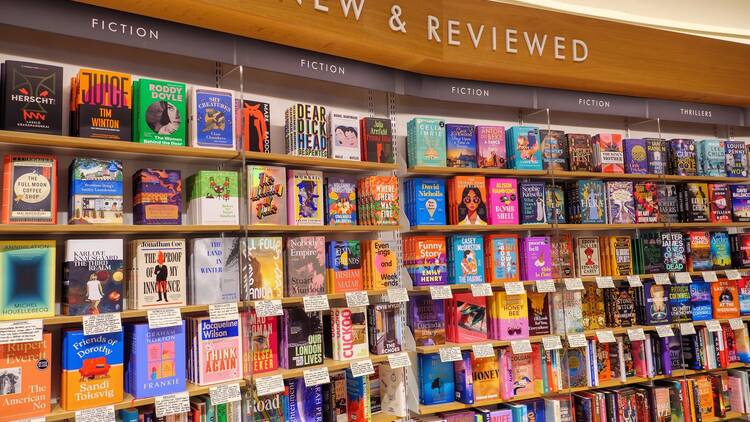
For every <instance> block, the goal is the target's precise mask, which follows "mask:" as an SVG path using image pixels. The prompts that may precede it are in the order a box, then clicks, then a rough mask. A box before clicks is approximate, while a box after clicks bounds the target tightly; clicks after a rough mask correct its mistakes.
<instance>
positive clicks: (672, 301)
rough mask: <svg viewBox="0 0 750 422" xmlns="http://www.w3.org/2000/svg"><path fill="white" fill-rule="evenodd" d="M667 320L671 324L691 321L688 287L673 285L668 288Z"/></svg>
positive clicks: (691, 310) (691, 309) (685, 285)
mask: <svg viewBox="0 0 750 422" xmlns="http://www.w3.org/2000/svg"><path fill="white" fill-rule="evenodd" d="M669 320H670V321H671V322H673V323H677V322H690V321H692V320H693V308H692V306H691V305H690V286H689V285H687V284H675V285H673V286H670V288H669Z"/></svg>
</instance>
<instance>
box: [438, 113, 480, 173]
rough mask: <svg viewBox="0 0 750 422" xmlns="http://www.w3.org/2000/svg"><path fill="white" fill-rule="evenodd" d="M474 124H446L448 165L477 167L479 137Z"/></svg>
mask: <svg viewBox="0 0 750 422" xmlns="http://www.w3.org/2000/svg"><path fill="white" fill-rule="evenodd" d="M474 131H475V129H474V125H463V124H447V125H445V142H446V159H447V165H448V167H468V168H475V167H477V139H476V134H475V132H474Z"/></svg>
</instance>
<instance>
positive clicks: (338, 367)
mask: <svg viewBox="0 0 750 422" xmlns="http://www.w3.org/2000/svg"><path fill="white" fill-rule="evenodd" d="M369 359H370V360H371V361H372V363H373V364H378V363H383V362H388V355H374V354H372V353H370V357H369ZM359 360H365V359H352V360H333V359H330V358H325V359H324V360H323V364H322V365H312V366H306V367H304V368H297V369H284V368H279V369H277V370H275V371H269V372H263V373H260V374H255V375H254V378H264V377H272V376H274V375H281V377H282V378H283V379H289V378H301V377H303V376H304V374H305V371H307V370H309V369H317V368H328V372H333V371H342V370H344V369H346V368H349V367H350V366H351V364H352V362H357V361H359Z"/></svg>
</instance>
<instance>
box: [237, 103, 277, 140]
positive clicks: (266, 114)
mask: <svg viewBox="0 0 750 422" xmlns="http://www.w3.org/2000/svg"><path fill="white" fill-rule="evenodd" d="M240 112H241V114H240V115H241V116H242V139H243V146H244V148H245V151H254V152H264V153H269V152H271V105H270V104H269V103H264V102H262V101H256V100H242V109H241V110H240Z"/></svg>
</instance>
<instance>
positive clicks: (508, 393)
mask: <svg viewBox="0 0 750 422" xmlns="http://www.w3.org/2000/svg"><path fill="white" fill-rule="evenodd" d="M512 357H513V352H512V351H511V350H510V347H501V348H500V396H501V397H502V399H503V400H509V399H512V398H513V366H512V362H511V358H512Z"/></svg>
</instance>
